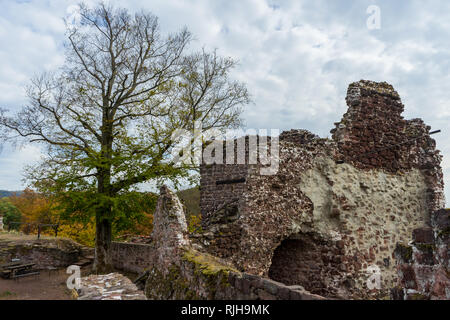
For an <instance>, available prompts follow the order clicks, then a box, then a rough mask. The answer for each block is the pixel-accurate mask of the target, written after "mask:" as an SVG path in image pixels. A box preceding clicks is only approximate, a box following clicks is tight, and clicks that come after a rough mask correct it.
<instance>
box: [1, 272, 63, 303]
mask: <svg viewBox="0 0 450 320" xmlns="http://www.w3.org/2000/svg"><path fill="white" fill-rule="evenodd" d="M68 277H69V275H68V274H66V273H65V270H56V271H52V272H50V274H49V272H48V271H42V272H41V274H40V275H39V276H37V277H36V276H31V277H26V278H21V279H18V280H17V281H15V280H6V279H2V278H0V300H69V299H71V298H70V290H69V289H67V286H66V280H67V278H68Z"/></svg>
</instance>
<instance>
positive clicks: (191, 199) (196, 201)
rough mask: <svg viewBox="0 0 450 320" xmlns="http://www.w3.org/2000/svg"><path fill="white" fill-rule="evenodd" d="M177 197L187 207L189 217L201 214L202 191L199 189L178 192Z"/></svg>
mask: <svg viewBox="0 0 450 320" xmlns="http://www.w3.org/2000/svg"><path fill="white" fill-rule="evenodd" d="M177 195H178V197H179V198H180V200H181V202H182V203H183V204H184V205H185V206H186V211H187V212H186V213H187V216H191V215H198V214H199V213H200V190H199V189H198V187H195V188H191V189H186V190H181V191H178V192H177Z"/></svg>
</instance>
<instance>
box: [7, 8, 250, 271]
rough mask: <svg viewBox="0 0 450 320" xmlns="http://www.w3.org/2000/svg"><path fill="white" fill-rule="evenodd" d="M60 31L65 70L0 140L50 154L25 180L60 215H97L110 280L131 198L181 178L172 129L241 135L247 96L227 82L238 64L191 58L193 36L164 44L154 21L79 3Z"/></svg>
mask: <svg viewBox="0 0 450 320" xmlns="http://www.w3.org/2000/svg"><path fill="white" fill-rule="evenodd" d="M66 25H67V43H66V60H65V63H64V65H63V66H62V68H61V69H60V70H58V71H56V72H54V73H52V74H43V75H41V76H39V77H37V78H35V79H33V80H32V81H31V84H30V86H29V87H28V90H27V92H28V97H29V104H28V105H27V106H25V107H24V108H23V109H22V110H21V111H19V112H18V113H16V114H15V115H9V114H8V113H7V112H6V111H3V112H2V113H1V114H0V128H2V129H3V133H2V136H3V138H4V139H22V141H25V142H31V143H40V144H42V145H43V146H45V147H46V157H45V159H44V160H43V161H42V162H41V163H40V164H39V165H37V166H35V167H34V168H33V170H29V171H28V178H29V179H30V180H31V181H33V182H34V183H35V186H36V187H37V188H38V189H39V191H40V192H42V193H51V194H52V195H53V196H58V195H59V196H60V199H59V201H61V203H65V204H66V212H71V211H72V212H82V214H84V215H86V216H89V215H90V214H93V215H94V216H95V221H96V237H95V249H96V250H95V261H94V270H95V271H96V272H107V271H109V270H110V269H111V259H110V254H109V250H110V242H111V229H112V224H111V222H112V220H113V219H114V217H117V216H118V215H121V214H122V215H123V214H126V213H127V208H128V207H129V206H132V203H131V202H130V198H129V196H127V193H128V191H130V190H132V189H133V188H134V187H135V186H136V184H139V183H142V182H146V181H149V180H155V179H177V178H180V177H182V176H186V174H187V170H188V169H189V168H186V167H180V166H177V165H175V164H174V163H172V161H171V150H172V149H173V147H174V141H172V139H171V136H172V133H173V132H174V130H176V129H186V130H191V129H192V128H193V127H194V122H195V121H201V123H202V126H203V129H204V130H208V129H210V128H216V129H223V128H228V127H238V126H239V125H240V124H241V122H240V121H241V120H240V113H241V106H243V105H245V104H247V103H248V102H249V96H248V92H247V89H246V87H245V85H243V84H242V83H239V82H236V81H232V80H231V79H230V78H229V73H230V71H231V70H232V69H233V67H234V66H235V65H236V62H235V61H233V60H232V59H231V58H223V57H220V56H219V55H217V53H216V51H213V52H206V51H205V50H203V51H201V52H197V53H195V52H194V53H193V52H191V51H188V45H189V44H190V43H191V41H192V35H191V33H190V32H189V31H188V30H187V29H182V30H181V31H179V32H177V33H173V34H166V35H165V34H163V33H162V32H161V30H160V27H159V24H158V19H157V17H155V16H154V15H153V14H151V13H148V12H144V11H141V12H138V13H135V14H131V13H129V12H128V11H127V10H125V9H120V8H114V7H111V6H109V5H106V4H99V5H98V6H96V7H95V8H90V7H88V6H87V5H84V4H81V5H80V6H79V10H78V15H77V19H73V20H70V21H69V20H66Z"/></svg>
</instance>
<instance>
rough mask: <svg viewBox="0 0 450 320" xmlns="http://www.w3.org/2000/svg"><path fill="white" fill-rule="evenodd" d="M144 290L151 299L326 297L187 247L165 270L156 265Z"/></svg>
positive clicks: (316, 298) (289, 298) (317, 298)
mask: <svg viewBox="0 0 450 320" xmlns="http://www.w3.org/2000/svg"><path fill="white" fill-rule="evenodd" d="M145 293H146V296H147V297H148V298H149V299H152V300H184V299H187V300H198V299H200V300H323V299H324V298H323V297H321V296H318V295H315V294H311V293H309V292H308V291H306V290H305V289H304V288H303V287H301V286H286V285H284V284H282V283H279V282H276V281H273V280H270V279H265V278H262V277H259V276H255V275H251V274H247V273H241V272H238V271H237V270H235V269H234V268H233V267H232V266H229V265H226V264H223V262H222V261H219V260H218V259H217V258H216V257H214V256H211V255H209V254H206V253H201V252H198V251H196V250H194V249H192V248H190V249H189V248H185V249H184V253H183V254H182V255H181V256H180V257H179V261H178V262H176V263H174V264H172V265H171V266H170V267H169V268H168V269H166V270H163V269H161V268H160V266H158V265H154V266H153V268H152V269H151V270H150V272H149V278H148V279H147V282H146V286H145Z"/></svg>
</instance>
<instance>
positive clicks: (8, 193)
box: [0, 190, 22, 198]
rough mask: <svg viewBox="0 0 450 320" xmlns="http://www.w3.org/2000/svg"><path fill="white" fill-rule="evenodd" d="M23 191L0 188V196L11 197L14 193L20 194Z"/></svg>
mask: <svg viewBox="0 0 450 320" xmlns="http://www.w3.org/2000/svg"><path fill="white" fill-rule="evenodd" d="M21 193H22V191H7V190H0V198H4V197H10V196H12V195H13V194H17V195H20V194H21Z"/></svg>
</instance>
